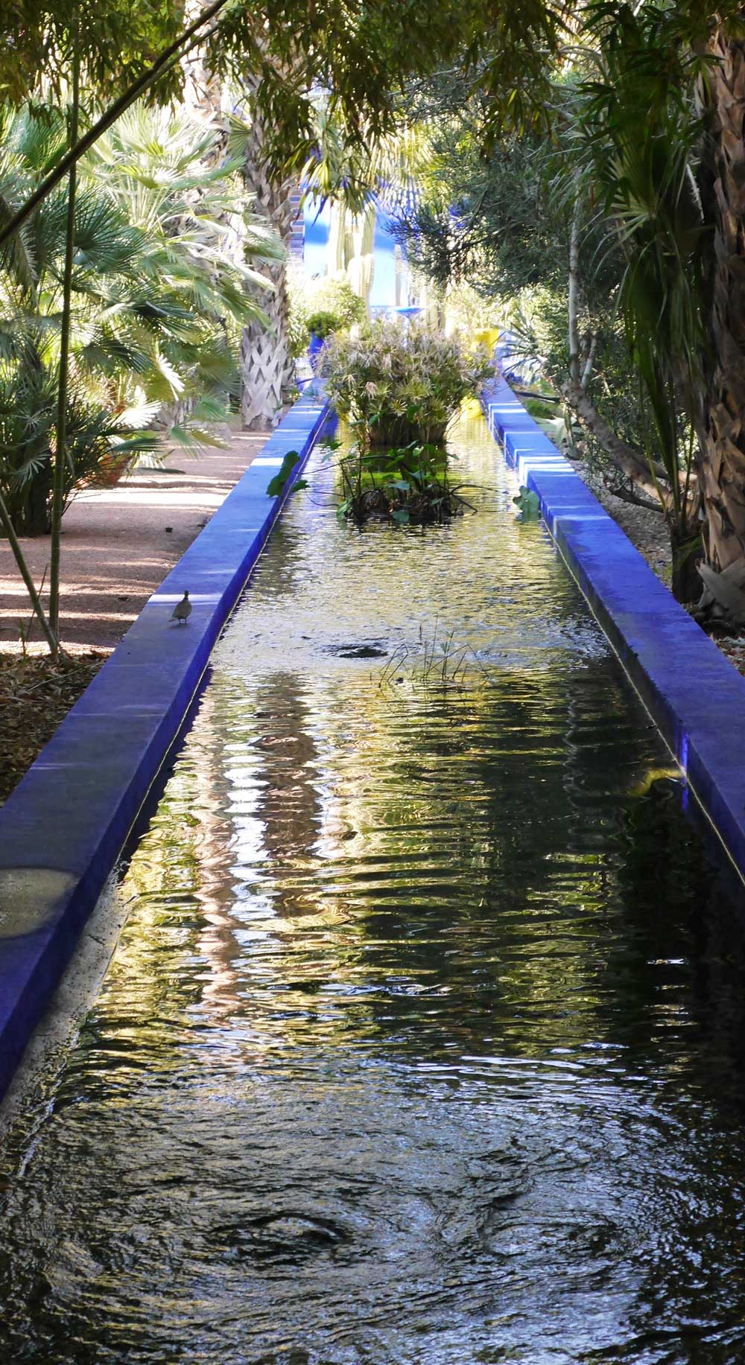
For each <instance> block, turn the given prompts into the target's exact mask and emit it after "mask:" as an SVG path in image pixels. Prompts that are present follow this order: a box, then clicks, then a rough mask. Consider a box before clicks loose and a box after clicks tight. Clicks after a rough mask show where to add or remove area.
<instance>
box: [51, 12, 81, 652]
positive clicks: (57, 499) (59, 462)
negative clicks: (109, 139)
mask: <svg viewBox="0 0 745 1365" xmlns="http://www.w3.org/2000/svg"><path fill="white" fill-rule="evenodd" d="M78 24H79V19H78V16H77V15H76V17H75V26H74V30H73V56H72V108H71V110H70V146H71V147H74V146H75V143H76V142H77V139H78V116H79V105H80V49H79V42H78V38H79V29H78ZM76 187H77V164H76V163H73V165H72V166H71V167H70V177H69V180H68V190H67V233H66V238H65V270H64V276H63V284H62V331H61V336H60V360H59V390H58V393H57V441H56V448H55V452H54V484H53V489H52V527H51V530H52V542H51V563H50V569H49V625H50V627H51V629H52V633H53V635H54V636H55V638H56V640H57V642H58V645H59V638H60V629H59V587H60V533H61V530H62V512H63V508H64V496H65V462H66V460H67V387H68V374H69V368H70V364H69V362H70V325H71V321H72V258H73V253H74V250H75V191H76Z"/></svg>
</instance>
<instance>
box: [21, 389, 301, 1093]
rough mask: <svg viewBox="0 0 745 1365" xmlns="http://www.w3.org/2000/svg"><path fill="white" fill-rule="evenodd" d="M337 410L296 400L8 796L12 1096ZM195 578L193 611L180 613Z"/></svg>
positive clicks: (192, 597)
mask: <svg viewBox="0 0 745 1365" xmlns="http://www.w3.org/2000/svg"><path fill="white" fill-rule="evenodd" d="M327 415H328V404H327V403H326V402H325V400H319V399H317V398H315V397H314V396H312V395H309V394H304V395H303V396H302V397H301V398H300V399H299V400H298V402H297V403H295V405H294V406H293V408H292V409H291V411H290V412H289V413H288V414H287V416H286V417H285V418H284V420H283V421H282V422H281V423H280V425H279V426H278V427H277V429H276V430H275V431H274V433H273V434H272V435H271V436H270V437H269V439H268V441H267V443H266V445H264V446H263V448H262V450H261V451H260V452H259V454H258V456H257V457H256V458H255V459H254V461H253V463H252V464H251V465H250V467H249V469H248V470H247V472H246V473H245V474H244V475H243V477H242V479H241V480H240V482H239V483H238V484H237V485H236V487H235V488H234V489H233V490H232V492H231V493H230V494H229V495H228V497H227V498H226V499H225V501H224V503H223V504H222V506H221V507H219V508H218V509H217V511H216V512H215V513H214V515H213V517H212V519H211V520H210V521H209V523H208V524H207V526H206V527H205V528H204V530H203V531H202V532H201V534H200V535H199V536H197V538H196V540H195V541H194V542H193V543H192V545H191V546H190V547H189V549H188V550H187V551H186V553H185V554H184V555H183V556H182V558H181V559H180V560H179V562H178V564H177V565H176V566H175V568H174V569H173V570H172V571H171V573H169V574H168V576H167V578H165V579H164V581H163V583H162V584H161V585H160V587H159V588H158V590H157V592H156V593H154V594H153V596H152V597H151V598H150V600H149V602H148V603H147V604H146V606H145V607H144V609H143V611H142V612H141V613H140V615H139V616H138V618H137V620H136V621H135V623H134V625H133V626H132V627H131V629H130V630H129V631H128V632H127V634H126V635H125V637H124V639H123V640H122V641H121V643H120V644H119V645H118V647H117V648H116V649H115V650H114V652H113V654H112V655H111V657H110V659H108V660H107V661H106V663H105V664H104V666H103V668H101V670H100V671H99V673H98V674H97V675H96V677H95V678H94V680H93V682H92V683H91V684H90V686H89V687H88V689H87V691H86V692H85V693H84V695H83V696H82V697H81V698H80V700H79V701H78V702H77V704H76V705H75V706H74V707H73V709H72V710H71V711H70V713H69V715H68V716H67V717H66V719H65V720H64V721H63V723H62V725H61V726H60V727H59V729H58V730H57V732H56V734H55V735H54V737H53V738H52V740H51V741H50V742H49V744H48V745H47V746H46V748H45V749H44V750H43V752H42V753H41V754H40V756H39V758H38V759H37V760H36V762H35V763H34V764H33V766H32V767H31V768H30V769H29V771H28V773H27V774H26V776H25V777H24V778H23V780H22V781H21V782H20V783H19V785H18V786H17V787H16V789H15V791H14V792H13V793H12V795H11V796H10V797H9V799H8V801H7V802H6V803H5V805H4V806H3V807H2V809H0V1097H2V1095H3V1093H4V1091H5V1090H6V1088H7V1086H8V1083H9V1081H10V1080H11V1078H12V1075H13V1072H14V1071H15V1068H16V1066H17V1064H18V1062H19V1060H20V1057H21V1055H22V1053H23V1050H24V1048H25V1045H26V1043H27V1041H28V1039H29V1037H30V1035H31V1033H32V1032H33V1029H34V1028H35V1026H36V1024H37V1022H38V1020H39V1018H40V1017H41V1015H42V1013H43V1011H44V1009H45V1008H46V1005H47V1004H48V1001H49V999H50V996H51V995H52V993H53V991H54V989H55V987H56V986H57V984H58V982H59V979H60V977H61V975H62V972H63V971H64V969H65V967H66V965H67V963H68V961H69V959H70V957H71V955H72V953H73V951H74V948H75V945H76V943H77V941H78V937H79V934H80V931H81V929H82V927H83V925H84V923H85V920H86V919H87V917H88V915H89V914H90V912H91V910H92V909H93V907H94V905H95V904H96V901H97V899H98V897H99V895H100V893H101V890H102V888H103V886H104V883H105V881H106V878H107V877H108V876H109V873H110V872H111V869H112V867H113V866H114V863H115V862H116V859H117V857H118V856H119V854H120V852H121V850H122V848H123V846H124V844H125V842H126V840H127V836H128V834H129V831H130V829H131V828H132V825H133V823H134V821H135V819H136V817H137V814H138V811H139V810H140V807H141V806H142V804H143V801H144V800H145V798H146V796H147V793H148V790H149V788H150V786H151V785H152V783H153V781H154V779H155V777H156V776H157V773H158V771H159V769H160V767H161V765H162V763H163V760H164V758H165V756H166V754H167V753H168V750H169V748H170V746H171V745H172V743H173V741H174V739H175V737H176V736H177V734H178V731H179V728H180V726H181V723H182V720H183V718H184V716H185V714H186V712H187V710H188V707H189V703H190V701H191V699H192V697H193V696H194V693H195V691H196V689H197V688H198V686H199V683H200V680H201V678H202V675H203V673H204V670H205V668H206V667H207V664H208V661H209V657H210V653H211V651H212V648H213V646H214V644H215V641H216V640H217V637H218V635H219V633H220V631H221V629H222V627H223V625H224V624H225V621H226V620H227V618H228V616H229V615H230V612H231V611H232V609H233V607H234V606H235V604H236V601H237V600H238V597H239V595H240V593H241V591H242V590H243V588H244V586H245V584H246V581H247V579H248V577H249V574H250V572H251V570H252V568H253V566H254V564H255V563H256V560H257V559H258V557H259V555H260V553H261V550H262V547H263V545H264V543H265V541H266V539H267V536H268V535H269V532H270V530H271V528H272V526H273V524H274V522H275V521H276V519H277V517H278V515H279V513H280V511H281V508H282V506H283V504H284V502H285V500H286V498H287V496H288V495H289V492H290V490H291V487H292V485H293V484H294V483H295V481H296V480H297V478H298V477H299V475H300V472H301V470H302V468H303V466H304V464H305V462H306V460H307V458H308V456H309V454H310V451H311V449H312V448H313V445H314V443H315V441H316V439H317V437H318V435H319V432H320V430H321V427H322V426H323V423H324V421H325V419H326V417H327ZM291 450H297V451H298V452H299V454H300V456H301V459H300V461H299V463H298V464H297V465H296V467H295V470H294V471H293V475H292V478H291V479H290V481H289V483H288V486H287V488H286V490H285V493H284V495H283V496H282V497H280V498H270V497H269V496H268V495H267V491H266V490H267V486H268V484H269V481H270V480H271V479H272V478H273V477H274V475H275V474H276V473H277V470H278V469H279V467H280V465H281V464H282V461H283V459H284V456H285V455H286V454H287V452H288V451H291ZM185 588H188V589H189V596H190V599H191V602H192V606H193V610H192V614H191V617H190V619H189V621H188V623H187V624H186V625H179V624H178V623H171V621H170V616H171V613H172V611H173V607H174V605H175V603H176V602H178V601H179V600H180V598H181V597H182V595H183V591H184V589H185Z"/></svg>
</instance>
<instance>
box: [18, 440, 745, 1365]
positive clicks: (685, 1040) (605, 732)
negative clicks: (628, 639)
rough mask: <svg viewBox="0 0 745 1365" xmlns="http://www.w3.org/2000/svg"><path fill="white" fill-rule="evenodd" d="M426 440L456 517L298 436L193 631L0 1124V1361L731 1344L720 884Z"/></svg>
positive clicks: (487, 444) (610, 666)
mask: <svg viewBox="0 0 745 1365" xmlns="http://www.w3.org/2000/svg"><path fill="white" fill-rule="evenodd" d="M455 448H456V451H457V452H458V453H459V455H460V457H461V465H460V468H461V470H462V471H463V472H464V476H466V477H468V478H470V479H471V480H473V481H475V482H477V483H479V484H480V485H481V486H482V487H481V491H480V492H479V493H478V494H477V495H476V500H477V502H478V507H479V510H478V514H477V515H475V516H472V517H468V518H466V519H465V520H462V521H459V522H458V523H457V524H455V525H453V526H450V527H447V528H442V529H429V530H427V531H426V532H424V533H423V532H421V531H417V530H407V531H390V530H387V529H383V528H376V527H372V528H369V529H367V530H365V531H364V532H363V533H362V534H359V533H358V532H356V531H354V530H352V529H350V528H349V527H348V526H345V525H339V523H338V522H337V520H336V518H335V516H334V511H333V506H332V503H333V498H332V492H333V472H332V470H331V468H330V466H329V465H328V464H323V463H322V462H320V460H319V459H318V458H316V471H315V475H314V479H313V486H312V488H311V490H310V491H309V492H303V493H299V494H297V495H296V496H295V497H294V499H293V500H292V502H291V505H290V509H289V510H288V512H287V513H286V515H285V517H284V519H283V522H282V525H281V527H280V528H279V530H278V531H277V533H276V534H275V536H274V538H273V542H272V544H271V546H270V548H269V550H268V552H267V554H266V555H265V557H264V558H263V559H262V561H261V566H260V569H259V572H258V573H257V575H256V577H255V580H254V582H253V585H252V587H251V589H250V590H249V592H248V593H247V594H246V598H245V601H244V604H243V606H242V607H241V609H240V610H239V611H238V613H237V614H236V616H235V617H234V619H233V621H232V623H231V625H230V628H229V629H228V631H227V633H226V634H225V636H224V638H223V640H222V642H221V644H220V646H219V647H218V650H217V653H216V656H215V664H214V674H213V677H212V680H211V682H210V684H209V687H208V689H207V691H206V693H205V695H204V697H203V700H202V703H201V707H200V711H199V715H198V717H197V719H196V722H195V724H194V727H193V729H192V731H191V733H190V735H189V737H188V739H187V741H186V743H185V745H184V748H183V750H182V752H181V754H180V755H179V757H178V760H177V761H176V763H175V765H174V769H173V773H172V775H171V777H170V780H169V782H168V785H167V789H166V791H165V794H164V796H163V799H162V801H161V803H160V807H159V809H158V811H157V814H156V815H155V817H154V819H153V821H152V824H151V826H150V829H149V832H148V833H147V834H146V836H145V837H144V839H143V841H142V843H141V845H140V847H139V849H138V851H137V853H136V854H135V856H134V858H133V861H132V863H131V866H130V867H129V870H128V872H127V874H126V876H125V877H124V879H123V882H122V885H121V887H120V890H119V893H118V894H119V895H120V896H121V897H122V898H124V899H125V900H127V901H131V906H132V909H131V915H130V918H129V922H128V924H127V927H126V930H125V932H124V934H123V937H122V941H121V945H120V947H119V950H118V952H117V954H116V956H115V959H114V961H113V964H112V966H111V969H110V971H109V974H108V977H107V979H106V982H105V985H104V988H103V990H102V992H101V995H100V998H99V1000H98V1002H97V1003H96V1005H95V1007H94V1009H93V1010H92V1012H91V1014H90V1016H89V1018H88V1019H87V1022H86V1024H85V1026H84V1028H83V1030H82V1032H81V1035H80V1037H79V1039H78V1041H77V1043H76V1044H75V1046H74V1047H73V1048H72V1049H71V1051H70V1054H69V1056H68V1057H67V1058H66V1061H65V1063H64V1065H63V1067H62V1069H61V1070H60V1071H59V1072H58V1073H57V1074H55V1075H54V1076H53V1077H51V1078H50V1079H49V1080H48V1083H47V1085H46V1089H45V1091H44V1093H43V1095H42V1096H41V1097H40V1099H39V1101H38V1104H36V1105H35V1106H34V1107H33V1109H32V1111H31V1113H30V1114H26V1115H24V1116H23V1120H22V1122H21V1121H19V1123H18V1125H17V1129H16V1131H15V1132H13V1133H12V1135H11V1139H10V1142H9V1144H8V1146H7V1148H6V1151H5V1153H4V1173H5V1180H4V1181H3V1185H2V1190H1V1191H0V1200H1V1201H2V1202H1V1207H0V1305H1V1306H2V1324H1V1325H0V1361H2V1362H3V1365H4V1363H5V1362H11V1361H12V1362H16V1361H19V1362H21V1361H33V1362H44V1365H59V1363H60V1362H76V1365H78V1363H79V1365H104V1362H105V1363H106V1365H110V1363H111V1365H114V1363H116V1365H119V1363H120V1362H127V1365H156V1362H157V1363H158V1365H175V1363H176V1362H188V1363H189V1365H192V1363H193V1365H201V1363H202V1362H205V1363H206V1362H209V1365H279V1363H280V1362H281V1363H282V1365H362V1362H369V1365H471V1363H472V1362H479V1363H480V1365H496V1362H505V1361H511V1362H514V1361H518V1362H524V1365H579V1363H580V1362H581V1363H582V1365H598V1363H599V1362H606V1361H626V1362H635V1365H663V1363H664V1365H684V1362H685V1363H687V1365H688V1363H689V1365H741V1363H742V1362H743V1361H745V1245H744V1240H745V1228H744V1226H743V1223H744V1220H745V1200H744V1199H743V1195H744V1193H745V1138H744V1132H745V1129H744V1127H743V1022H744V1014H745V1012H744V1011H743V1004H742V1002H743V999H745V977H744V975H743V969H742V963H741V961H740V960H739V958H740V953H739V950H738V949H737V944H738V942H739V941H740V940H741V939H742V937H743V935H742V921H741V920H740V919H738V915H739V911H738V910H737V908H736V907H734V906H732V905H731V904H729V903H728V902H727V901H726V899H725V898H724V894H723V892H722V889H721V887H720V884H719V878H718V876H717V873H716V872H715V871H714V870H713V869H712V868H711V867H710V866H709V865H708V864H707V862H706V861H705V858H704V856H703V854H702V851H701V849H700V847H699V845H698V842H697V839H696V836H695V835H694V834H693V832H692V831H691V829H690V827H689V826H688V825H687V823H686V822H685V821H684V819H683V818H682V816H681V814H680V810H679V804H680V792H681V787H680V783H679V781H678V780H677V778H676V775H675V773H674V771H672V772H671V771H670V769H669V763H670V760H669V758H668V757H667V756H666V754H665V752H664V750H663V748H662V746H661V744H660V742H659V740H658V738H657V736H656V734H655V732H654V731H653V730H652V729H651V728H650V726H649V722H648V720H647V717H646V715H645V714H644V713H643V712H642V711H641V710H640V708H639V706H638V704H637V702H636V700H635V699H634V697H633V696H631V695H630V693H629V690H628V688H627V686H626V685H625V683H624V682H623V681H622V679H621V677H620V676H619V671H618V668H617V666H616V663H615V661H614V659H613V658H612V657H611V655H610V654H609V651H608V648H607V646H606V644H605V642H604V640H603V637H602V636H601V634H600V632H599V630H598V629H597V627H596V625H595V623H594V622H593V620H592V618H591V617H590V616H589V614H588V612H587V610H586V608H585V606H584V604H583V602H582V600H581V598H580V597H579V595H578V593H577V592H576V590H575V588H574V586H573V585H572V584H571V583H570V581H569V580H568V578H567V576H566V575H565V573H564V572H563V570H562V568H561V566H560V565H559V564H558V563H557V561H556V559H555V556H554V553H553V550H552V548H551V545H550V542H549V540H548V538H547V536H546V533H545V531H544V529H543V528H542V527H540V526H538V525H520V524H519V523H517V522H516V520H515V515H514V508H513V507H512V504H511V497H512V495H513V493H514V491H515V489H514V486H513V480H512V476H511V475H510V474H509V473H508V472H506V471H505V470H504V469H503V468H502V467H501V465H500V464H499V461H498V460H497V459H496V458H495V449H494V446H493V444H492V442H491V441H490V439H489V438H488V436H487V435H486V433H485V429H484V427H483V426H482V424H481V423H480V422H473V423H470V424H463V425H462V426H461V427H460V429H459V431H458V433H457V438H456V441H455ZM443 646H444V648H443ZM375 651H379V653H375ZM360 652H362V654H363V657H348V656H349V655H350V654H351V655H354V654H355V653H357V654H358V655H359V654H360ZM365 654H366V657H365ZM433 654H434V655H435V656H436V657H437V658H438V659H439V660H440V662H439V664H438V670H437V671H436V670H435V669H434V667H433V666H432V665H431V660H432V656H433ZM345 656H347V657H345ZM461 662H462V665H463V667H462V668H460V667H459V665H460V664H461ZM454 673H455V674H456V677H455V678H453V674H454ZM443 674H444V676H443ZM666 770H667V771H666Z"/></svg>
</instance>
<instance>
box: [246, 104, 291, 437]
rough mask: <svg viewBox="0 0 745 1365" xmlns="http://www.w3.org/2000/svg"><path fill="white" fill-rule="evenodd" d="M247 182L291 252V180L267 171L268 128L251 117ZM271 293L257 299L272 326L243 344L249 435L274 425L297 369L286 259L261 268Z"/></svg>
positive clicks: (250, 333)
mask: <svg viewBox="0 0 745 1365" xmlns="http://www.w3.org/2000/svg"><path fill="white" fill-rule="evenodd" d="M245 177H246V183H247V185H248V188H249V190H250V192H251V193H252V194H253V195H254V196H255V202H254V210H255V212H256V213H258V214H259V215H260V216H261V217H263V218H265V219H266V221H267V223H268V225H269V226H270V227H272V228H273V229H274V230H275V232H276V233H277V234H278V235H279V237H280V239H281V240H282V242H283V243H284V245H285V247H287V248H288V249H289V243H290V238H291V236H292V228H293V223H294V219H295V208H294V206H293V204H292V200H291V196H292V194H293V192H294V190H295V188H296V186H295V182H294V181H293V180H291V179H290V180H284V181H283V182H282V183H277V182H276V181H275V180H273V179H272V178H271V176H270V175H269V172H268V169H267V161H266V151H265V146H264V128H263V124H262V121H261V119H260V118H259V117H258V116H257V115H256V112H255V109H254V111H253V115H252V123H251V132H250V136H249V139H248V144H247V149H246V166H245ZM261 273H262V274H263V275H264V276H265V277H266V278H267V279H268V280H269V281H270V283H271V284H272V286H273V291H272V292H271V293H270V292H269V291H268V290H267V291H263V290H262V291H261V294H260V297H258V299H257V301H258V303H259V304H260V305H261V307H262V308H263V310H264V312H265V313H267V314H268V315H269V319H270V322H271V328H270V330H269V331H267V330H266V328H264V327H263V326H262V325H261V324H260V323H252V324H251V326H250V327H246V328H245V329H244V332H243V339H242V342H241V381H242V399H241V408H242V414H243V426H244V428H245V430H246V431H266V430H267V429H268V428H269V427H272V426H275V425H276V423H277V422H278V421H279V419H280V417H281V416H282V410H283V408H285V407H286V406H287V404H288V402H289V400H290V394H291V390H292V385H293V381H294V371H295V366H294V362H293V359H292V355H291V353H290V340H289V329H288V313H289V305H288V298H287V265H286V261H272V262H268V263H267V264H266V265H264V266H262V267H261Z"/></svg>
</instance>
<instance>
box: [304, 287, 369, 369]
mask: <svg viewBox="0 0 745 1365" xmlns="http://www.w3.org/2000/svg"><path fill="white" fill-rule="evenodd" d="M287 293H288V299H289V305H290V316H289V332H290V347H291V350H292V354H293V355H294V356H299V355H302V354H303V352H304V351H305V350H306V348H307V346H308V342H309V340H310V332H311V328H310V322H311V319H312V318H313V317H318V315H319V314H321V313H323V314H324V315H325V316H328V317H333V319H334V325H333V327H331V328H330V331H332V332H341V331H346V330H347V329H348V328H350V327H352V326H353V325H354V323H358V322H360V323H361V322H364V321H365V319H366V318H367V310H366V308H365V305H364V302H363V300H362V299H361V298H359V296H358V295H357V294H355V292H354V290H353V288H352V286H351V284H350V283H349V280H348V279H347V276H346V275H345V274H344V273H343V272H342V273H340V274H338V275H323V276H321V277H319V278H314V279H309V278H308V276H307V275H304V274H302V273H301V272H291V273H290V274H289V276H288V281H287ZM317 335H320V333H317Z"/></svg>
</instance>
